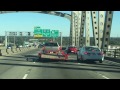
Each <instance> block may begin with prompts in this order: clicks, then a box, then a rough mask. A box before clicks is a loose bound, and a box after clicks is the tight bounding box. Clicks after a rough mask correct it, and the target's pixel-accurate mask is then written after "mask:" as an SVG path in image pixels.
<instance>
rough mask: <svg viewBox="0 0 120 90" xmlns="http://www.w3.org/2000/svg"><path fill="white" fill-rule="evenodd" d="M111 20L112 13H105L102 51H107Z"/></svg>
mask: <svg viewBox="0 0 120 90" xmlns="http://www.w3.org/2000/svg"><path fill="white" fill-rule="evenodd" d="M112 18H113V11H106V16H105V26H104V31H103V41H102V49H103V50H104V51H105V50H106V49H108V45H109V41H110V32H111V26H112Z"/></svg>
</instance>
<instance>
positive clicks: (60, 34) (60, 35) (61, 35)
mask: <svg viewBox="0 0 120 90" xmlns="http://www.w3.org/2000/svg"><path fill="white" fill-rule="evenodd" d="M60 38H61V47H62V32H60Z"/></svg>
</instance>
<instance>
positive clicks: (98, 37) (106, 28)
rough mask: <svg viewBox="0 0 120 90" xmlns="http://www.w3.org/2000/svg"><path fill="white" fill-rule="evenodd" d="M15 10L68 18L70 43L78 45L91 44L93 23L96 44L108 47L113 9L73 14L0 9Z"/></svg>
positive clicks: (75, 12) (103, 48)
mask: <svg viewBox="0 0 120 90" xmlns="http://www.w3.org/2000/svg"><path fill="white" fill-rule="evenodd" d="M15 12H32V13H44V14H50V15H56V16H60V17H64V18H67V19H68V20H69V21H70V40H69V43H70V45H74V46H77V47H82V46H90V25H91V23H92V31H93V37H94V42H95V43H94V45H95V46H98V47H99V48H101V49H102V50H106V49H107V48H108V45H109V42H110V32H111V27H112V19H113V11H71V14H67V13H62V12H57V11H0V14H5V13H15ZM84 34H85V42H84Z"/></svg>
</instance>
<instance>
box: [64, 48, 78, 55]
mask: <svg viewBox="0 0 120 90" xmlns="http://www.w3.org/2000/svg"><path fill="white" fill-rule="evenodd" d="M77 50H78V49H77V47H76V46H68V47H67V48H66V52H67V53H74V54H77Z"/></svg>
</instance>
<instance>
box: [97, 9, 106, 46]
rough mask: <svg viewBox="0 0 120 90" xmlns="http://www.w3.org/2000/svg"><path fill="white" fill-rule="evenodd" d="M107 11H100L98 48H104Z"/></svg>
mask: <svg viewBox="0 0 120 90" xmlns="http://www.w3.org/2000/svg"><path fill="white" fill-rule="evenodd" d="M104 18H105V11H98V46H99V48H102V38H103V29H104V21H105V20H104Z"/></svg>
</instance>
